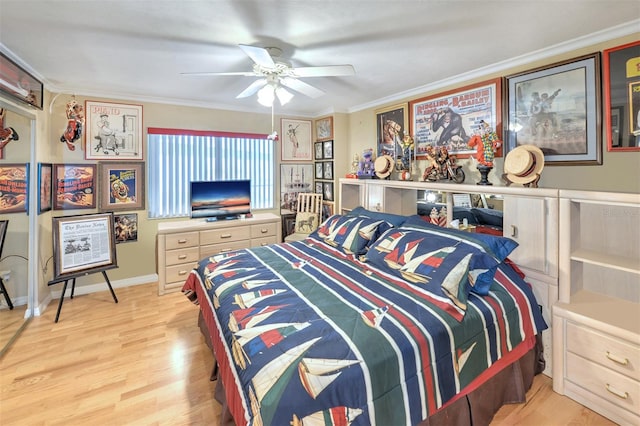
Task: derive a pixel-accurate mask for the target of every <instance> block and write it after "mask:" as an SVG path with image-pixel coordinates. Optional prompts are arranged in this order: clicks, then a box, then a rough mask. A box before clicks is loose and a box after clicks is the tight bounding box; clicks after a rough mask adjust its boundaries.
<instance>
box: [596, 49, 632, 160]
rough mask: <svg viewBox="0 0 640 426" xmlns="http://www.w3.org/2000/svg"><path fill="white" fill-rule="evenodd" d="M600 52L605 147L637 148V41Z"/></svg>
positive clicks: (614, 148) (620, 149)
mask: <svg viewBox="0 0 640 426" xmlns="http://www.w3.org/2000/svg"><path fill="white" fill-rule="evenodd" d="M602 55H603V58H602V78H603V85H604V103H603V105H604V118H605V136H606V138H607V150H608V151H616V152H617V151H620V152H624V151H640V115H639V114H640V75H639V74H638V67H640V41H635V42H632V43H627V44H624V45H621V46H616V47H613V48H611V49H606V50H604V51H603V53H602ZM616 132H617V133H616Z"/></svg>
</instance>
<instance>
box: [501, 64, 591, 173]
mask: <svg viewBox="0 0 640 426" xmlns="http://www.w3.org/2000/svg"><path fill="white" fill-rule="evenodd" d="M506 80H507V103H508V106H507V114H506V117H505V120H506V121H507V123H508V124H507V140H506V144H505V145H506V149H507V150H508V151H510V150H512V149H514V148H516V147H517V146H520V145H525V144H531V145H535V146H537V147H538V148H540V149H541V150H542V152H543V153H544V157H545V164H546V165H563V166H568V165H600V164H602V120H601V98H602V97H601V84H600V82H601V80H600V53H599V52H596V53H592V54H588V55H583V56H580V57H577V58H573V59H569V60H566V61H561V62H556V63H554V64H550V65H547V66H543V67H538V68H534V69H532V70H528V71H525V72H522V73H518V74H513V75H510V76H507V77H506Z"/></svg>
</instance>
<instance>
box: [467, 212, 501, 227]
mask: <svg viewBox="0 0 640 426" xmlns="http://www.w3.org/2000/svg"><path fill="white" fill-rule="evenodd" d="M471 212H472V213H473V214H474V215H475V217H476V218H477V220H478V223H479V224H480V225H490V226H498V227H500V228H502V216H503V214H502V212H501V211H500V210H493V209H481V208H477V207H474V208H472V209H471Z"/></svg>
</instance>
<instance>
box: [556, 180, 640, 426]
mask: <svg viewBox="0 0 640 426" xmlns="http://www.w3.org/2000/svg"><path fill="white" fill-rule="evenodd" d="M559 248H560V250H559V254H560V257H559V261H560V294H559V302H558V303H557V304H556V305H555V306H554V308H553V351H554V352H553V359H554V364H553V390H554V391H556V392H558V393H560V394H563V395H567V396H568V397H570V398H572V399H574V400H576V401H578V402H579V403H581V404H583V405H585V406H587V407H589V408H590V409H592V410H594V411H597V412H598V413H600V414H602V415H603V416H605V417H608V418H609V419H611V420H613V421H614V422H616V423H620V424H640V195H638V194H617V193H603V192H586V191H565V190H560V245H559Z"/></svg>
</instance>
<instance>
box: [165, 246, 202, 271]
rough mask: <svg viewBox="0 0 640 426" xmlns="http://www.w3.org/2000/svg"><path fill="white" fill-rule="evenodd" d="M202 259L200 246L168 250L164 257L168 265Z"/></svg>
mask: <svg viewBox="0 0 640 426" xmlns="http://www.w3.org/2000/svg"><path fill="white" fill-rule="evenodd" d="M198 260H200V247H197V246H196V247H189V248H185V249H179V250H167V251H166V253H165V257H164V262H165V265H166V266H172V265H178V264H181V263H187V262H197V261H198Z"/></svg>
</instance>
